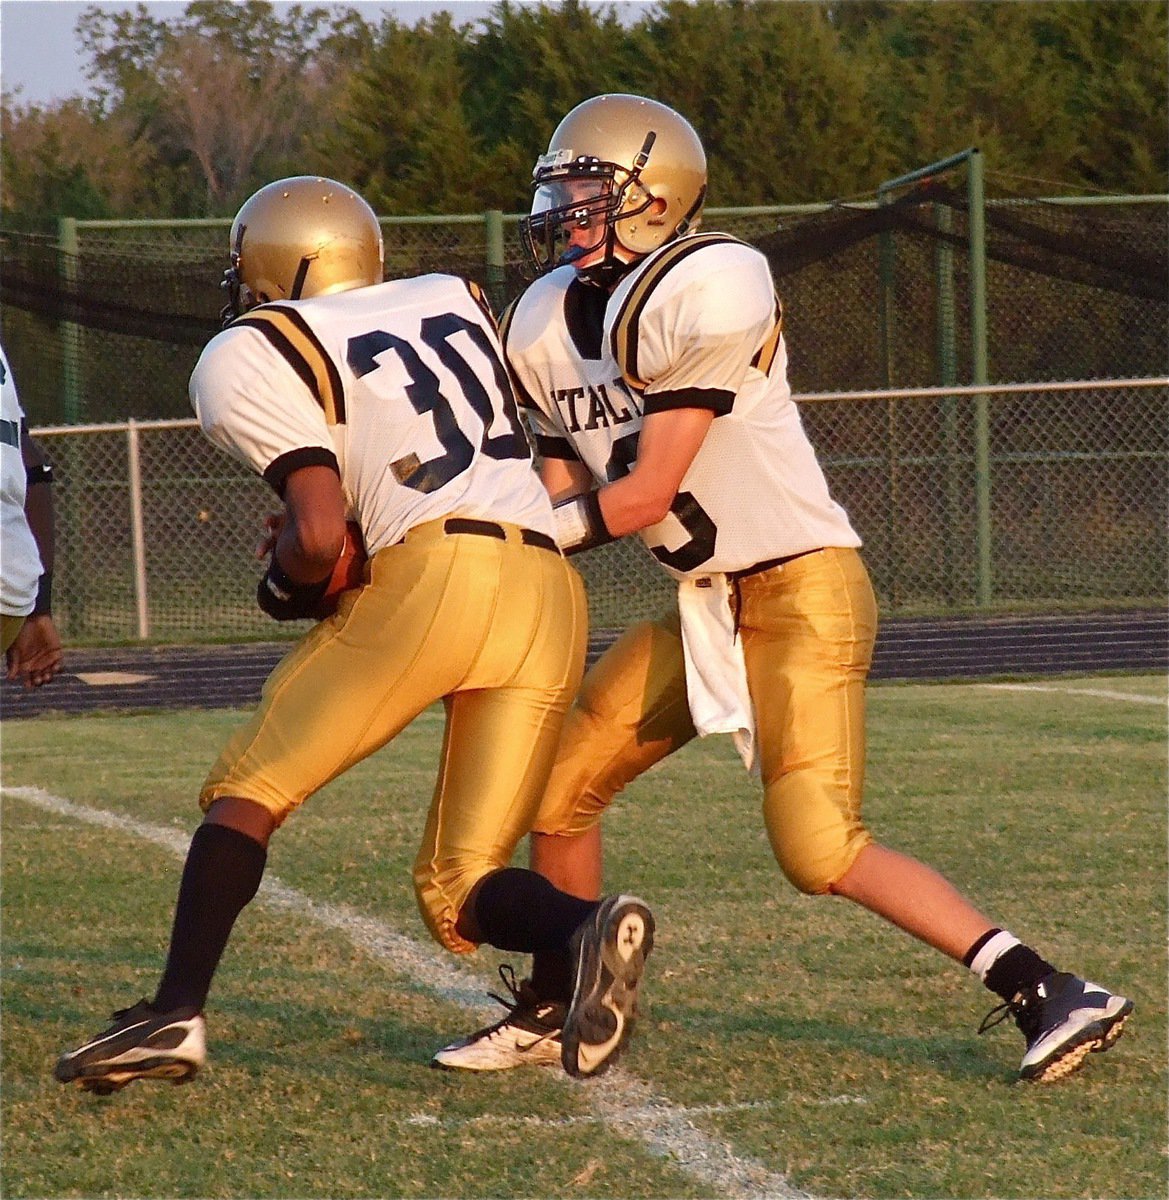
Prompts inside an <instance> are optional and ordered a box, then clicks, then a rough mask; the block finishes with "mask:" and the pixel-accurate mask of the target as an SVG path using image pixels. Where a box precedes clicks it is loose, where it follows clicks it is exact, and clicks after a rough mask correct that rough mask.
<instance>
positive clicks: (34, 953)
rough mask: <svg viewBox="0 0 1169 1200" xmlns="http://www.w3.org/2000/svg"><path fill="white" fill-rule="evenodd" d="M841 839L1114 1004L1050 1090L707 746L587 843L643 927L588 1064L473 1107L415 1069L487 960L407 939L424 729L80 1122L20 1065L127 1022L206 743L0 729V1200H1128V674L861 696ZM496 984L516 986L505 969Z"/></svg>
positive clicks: (973, 987)
mask: <svg viewBox="0 0 1169 1200" xmlns="http://www.w3.org/2000/svg"><path fill="white" fill-rule="evenodd" d="M870 697H871V719H870V769H869V800H868V804H867V814H868V818H869V822H870V824H871V826H872V827H873V829H874V831H875V832H876V833H877V834H878V836H880V837H881V838H882V839H883V840H884V841H886V842H888V843H889V844H891V845H893V846H895V847H898V848H900V849H904V850H907V851H908V852H910V853H913V854H916V855H918V856H919V857H921V858H924V859H925V860H927V861H929V862H932V863H933V864H934V865H936V866H938V867H939V868H941V869H942V870H943V871H944V872H945V873H946V874H948V875H949V876H950V877H951V878H952V879H953V880H954V881H955V882H956V883H957V884H958V885H959V886H960V887H961V888H963V889H964V890H965V891H966V892H968V893H969V894H970V895H971V896H972V897H973V898H974V899H975V900H976V901H978V902H979V903H980V904H981V905H983V906H984V907H985V908H986V909H987V910H988V911H989V912H990V913H991V914H992V916H994V918H995V919H996V920H998V921H999V922H1001V923H1002V924H1003V925H1005V926H1007V927H1009V928H1011V929H1012V930H1013V931H1014V932H1016V933H1017V934H1019V935H1020V936H1022V937H1024V938H1025V939H1027V940H1029V941H1031V942H1032V943H1033V944H1034V945H1035V946H1036V948H1037V949H1039V950H1040V951H1041V952H1043V953H1045V954H1046V955H1047V956H1048V957H1049V958H1051V959H1053V960H1054V961H1055V962H1056V963H1057V964H1059V965H1062V966H1066V967H1067V968H1068V969H1071V970H1074V971H1077V972H1079V973H1081V974H1085V975H1087V976H1088V977H1089V978H1093V979H1096V980H1097V981H1099V982H1101V983H1104V984H1106V985H1108V986H1110V987H1112V988H1114V989H1116V990H1121V991H1124V992H1125V994H1126V995H1129V996H1130V997H1132V998H1133V999H1134V1000H1135V1001H1136V1011H1135V1013H1134V1015H1133V1017H1132V1018H1131V1019H1130V1021H1129V1025H1128V1029H1127V1032H1126V1035H1125V1037H1124V1038H1122V1039H1121V1041H1120V1042H1119V1043H1118V1044H1117V1046H1116V1048H1115V1049H1114V1050H1112V1051H1111V1052H1110V1053H1108V1054H1107V1055H1103V1056H1100V1055H1092V1056H1090V1058H1089V1061H1088V1062H1087V1064H1086V1066H1085V1068H1084V1069H1083V1070H1082V1071H1081V1072H1079V1073H1078V1074H1076V1075H1074V1076H1072V1077H1071V1078H1070V1079H1068V1080H1065V1081H1063V1082H1061V1083H1058V1084H1055V1085H1052V1086H1049V1087H1042V1086H1034V1085H1023V1084H1019V1083H1016V1082H1015V1071H1016V1069H1017V1066H1018V1061H1019V1058H1020V1056H1021V1054H1022V1039H1021V1038H1020V1036H1019V1035H1018V1033H1017V1031H1016V1030H1015V1029H1014V1026H1013V1024H1011V1023H1009V1022H1008V1023H1007V1024H1004V1025H1000V1026H998V1027H997V1028H996V1029H994V1030H992V1031H991V1032H989V1033H988V1034H987V1035H986V1036H984V1037H979V1036H977V1035H976V1029H977V1027H978V1023H979V1021H980V1019H981V1018H982V1016H983V1015H984V1014H985V1013H986V1012H987V1010H988V1009H989V1008H991V1007H992V1006H993V1005H994V1004H995V1003H996V999H995V998H994V997H993V996H991V995H990V993H988V992H986V991H985V990H984V989H983V988H982V987H981V985H980V984H979V983H978V982H977V980H976V979H974V977H973V976H971V975H970V974H969V973H968V972H966V971H964V970H963V969H962V968H960V967H958V966H956V965H954V964H952V963H949V962H948V961H947V960H944V959H942V958H941V957H939V956H938V955H937V954H935V953H934V952H932V951H930V950H928V949H926V948H924V947H922V946H919V945H917V944H916V943H913V942H911V941H910V940H909V939H907V938H905V937H904V936H903V935H901V934H899V933H897V932H896V931H895V930H892V929H891V928H888V927H886V926H885V925H884V924H883V923H882V922H880V921H878V920H877V919H876V918H873V917H872V916H870V915H869V914H867V913H864V912H862V911H860V910H857V909H855V908H852V907H851V906H849V905H847V904H846V903H845V902H844V901H840V900H833V899H809V898H806V897H802V896H799V895H797V894H796V893H795V892H794V891H793V889H792V888H791V887H790V886H789V885H788V884H787V883H786V882H785V881H784V880H783V878H782V876H781V875H780V873H779V871H778V869H777V868H776V866H775V864H774V862H773V860H772V858H771V855H770V851H769V849H768V846H767V842H766V838H765V836H764V833H763V830H762V823H761V819H760V815H759V797H758V792H757V790H756V786H755V785H754V783H753V782H752V781H751V780H750V779H748V778H747V776H746V775H745V774H744V772H743V771H742V768H741V766H740V765H739V762H738V759H737V757H736V755H735V753H734V750H733V748H732V747H731V746H730V744H729V740H727V739H711V740H707V741H703V742H700V743H696V744H694V745H691V746H690V747H687V748H686V749H685V750H684V751H682V752H681V753H680V754H678V755H676V756H674V758H673V759H672V760H669V761H667V762H666V763H664V764H662V765H661V766H659V767H658V768H657V769H656V770H654V771H652V772H651V773H649V774H648V775H647V776H646V777H643V778H642V779H641V780H639V781H638V782H637V783H636V784H634V785H633V786H632V787H631V788H630V789H629V790H628V792H627V793H626V794H625V796H624V797H622V798H621V799H620V801H619V802H618V804H617V805H616V806H615V808H614V811H613V812H612V813H611V814H610V815H609V816H608V817H607V825H606V834H607V844H608V859H607V867H606V872H607V877H608V881H609V883H610V884H611V885H612V886H615V887H616V886H620V887H633V888H636V890H637V891H639V892H640V893H641V894H642V895H644V896H645V897H646V898H647V899H648V900H649V901H650V902H651V904H653V906H654V908H655V911H656V913H657V917H658V938H657V948H656V950H655V953H654V956H653V957H652V958H651V960H650V966H649V972H648V982H647V991H646V997H645V1009H644V1015H643V1020H642V1022H641V1024H640V1026H639V1029H638V1032H637V1035H636V1037H635V1039H634V1041H633V1043H632V1044H631V1047H630V1050H629V1053H628V1055H627V1057H626V1059H624V1060H623V1062H622V1064H621V1066H620V1067H619V1068H617V1069H616V1070H614V1071H613V1072H612V1073H611V1074H609V1075H607V1076H604V1077H603V1078H600V1079H596V1080H589V1081H572V1080H569V1079H568V1078H567V1077H565V1076H563V1075H562V1074H561V1073H560V1072H559V1071H557V1070H554V1069H550V1068H548V1069H540V1070H535V1069H533V1070H528V1071H517V1072H507V1073H500V1074H498V1075H489V1076H483V1077H475V1076H465V1075H460V1074H451V1073H446V1072H439V1071H433V1070H430V1069H429V1068H428V1066H427V1063H428V1060H429V1055H430V1053H431V1052H432V1050H433V1049H434V1048H435V1047H436V1046H438V1045H440V1044H441V1043H442V1042H443V1041H445V1040H447V1039H448V1038H449V1037H451V1036H453V1035H455V1034H457V1033H460V1032H463V1031H466V1030H468V1029H470V1028H472V1027H474V1026H475V1025H477V1024H481V1023H484V1022H485V1021H486V1020H493V1019H495V1015H496V1014H497V1013H498V1011H499V1010H498V1009H497V1007H496V1006H495V1005H493V1004H492V1002H491V1001H490V1000H488V999H487V998H486V996H485V991H486V990H487V988H489V987H491V986H492V985H493V982H494V983H496V984H497V981H495V980H494V971H495V967H496V966H497V964H498V963H499V962H501V961H506V960H507V956H506V955H502V954H499V953H497V952H494V951H492V950H490V949H489V948H488V949H484V950H481V951H480V952H479V953H478V954H476V955H474V956H471V957H469V958H466V959H455V958H454V957H453V956H451V955H449V954H446V953H445V952H443V951H442V950H440V949H439V948H438V947H436V946H434V945H432V944H431V943H430V942H429V941H428V940H427V938H426V935H425V932H424V930H423V927H422V924H421V920H420V919H419V917H418V914H417V912H416V911H415V908H414V901H413V898H412V894H411V890H410V884H409V866H410V862H411V860H412V857H413V854H414V849H415V843H416V840H417V837H418V835H419V833H420V830H421V827H422V819H423V813H424V811H425V808H426V805H427V803H428V800H429V795H430V789H431V785H432V780H433V774H434V768H435V761H436V754H437V747H438V739H439V736H440V729H441V724H440V719H439V714H438V712H437V711H431V712H428V713H426V714H424V716H423V717H422V718H421V719H420V720H419V721H418V722H416V723H415V725H414V726H413V727H412V728H411V729H409V730H407V731H406V732H405V733H404V734H403V735H402V736H401V737H400V738H399V739H398V741H397V742H395V743H394V744H393V745H392V746H391V747H389V748H388V749H387V750H385V751H383V752H382V754H380V755H378V756H375V758H374V759H373V760H371V761H369V762H366V763H364V764H362V765H361V766H360V767H359V768H358V769H356V770H355V771H353V772H351V773H350V775H348V776H347V777H345V778H343V779H341V780H338V781H337V782H336V783H335V784H333V785H332V786H331V787H329V788H328V789H327V790H326V791H323V792H322V793H320V794H319V795H318V796H317V797H315V798H314V799H313V800H312V801H311V802H310V803H309V804H308V805H307V806H306V808H305V810H304V811H303V812H301V813H299V814H297V816H296V817H294V818H293V820H292V821H290V822H289V824H288V826H287V827H286V828H285V829H284V830H282V831H281V832H280V833H279V834H278V835H277V837H276V839H274V841H273V845H272V851H271V853H270V856H269V876H268V879H267V881H266V883H265V888H264V890H262V891H261V894H260V897H259V898H258V899H257V901H256V902H255V903H254V904H253V905H252V906H250V908H249V909H248V910H247V912H246V913H245V914H244V916H243V917H242V918H241V920H240V923H239V925H238V926H237V929H236V933H235V936H234V938H233V940H232V943H231V945H230V946H229V948H228V953H227V956H226V958H225V960H224V964H223V967H222V968H221V970H220V973H219V975H218V977H217V979H216V984H215V989H214V991H213V993H212V998H211V1005H210V1008H209V1011H208V1035H209V1048H210V1058H209V1062H208V1065H207V1067H206V1069H205V1070H204V1072H203V1073H202V1074H201V1075H200V1076H199V1078H198V1079H196V1080H195V1081H194V1082H193V1083H192V1084H191V1085H189V1086H186V1087H181V1088H176V1087H172V1086H170V1085H167V1084H161V1085H159V1084H135V1085H133V1086H132V1087H130V1088H128V1089H126V1090H125V1091H123V1092H121V1093H119V1094H117V1095H115V1096H113V1097H110V1098H106V1099H100V1098H96V1097H93V1096H89V1095H85V1094H83V1093H81V1092H79V1091H75V1090H73V1089H65V1088H62V1087H61V1086H60V1085H58V1084H56V1083H55V1082H54V1081H53V1079H52V1078H51V1074H50V1072H51V1069H52V1065H53V1062H54V1060H55V1058H56V1056H57V1054H58V1053H59V1052H60V1051H61V1050H62V1049H64V1048H66V1047H69V1046H71V1045H73V1044H75V1043H76V1042H77V1041H79V1040H80V1039H81V1038H83V1037H84V1036H86V1035H88V1034H91V1033H94V1032H96V1031H97V1030H98V1029H99V1028H100V1027H101V1026H102V1025H103V1024H104V1023H105V1021H106V1019H107V1017H108V1015H109V1013H110V1011H111V1010H112V1009H114V1008H115V1007H123V1006H125V1005H126V1004H129V1003H131V1002H133V1001H134V1000H135V999H137V998H138V997H140V996H145V995H150V994H151V993H152V992H153V989H154V986H155V983H156V980H157V975H158V971H159V968H160V966H161V962H162V955H163V951H164V947H165V942H166V938H167V935H168V933H169V926H170V918H171V913H172V906H173V901H174V895H175V892H176V888H177V884H178V878H179V872H180V869H181V864H182V857H183V854H184V853H185V848H186V843H187V840H188V837H189V835H190V832H191V831H192V829H193V828H194V826H195V824H196V822H197V819H198V812H197V809H196V807H195V803H194V796H195V793H196V791H197V789H198V785H199V783H200V781H201V779H202V776H203V773H204V772H205V770H206V768H207V766H208V765H209V764H210V762H211V761H212V759H213V757H214V755H215V753H216V752H217V750H218V748H219V744H220V742H221V741H222V740H223V739H224V737H225V736H226V735H227V733H228V731H229V730H230V729H231V728H232V727H233V726H234V724H235V723H236V722H237V721H238V720H239V717H240V714H238V713H233V712H211V713H208V712H182V713H177V714H175V713H169V714H149V713H147V714H142V713H138V714H111V715H102V716H91V717H82V718H46V719H41V720H30V721H6V722H5V723H4V727H3V788H4V796H3V862H2V867H3V895H2V901H3V973H2V987H3V1010H2V1011H3V1025H2V1034H3V1064H2V1077H0V1083H2V1088H0V1103H2V1113H3V1141H2V1149H0V1154H2V1159H0V1170H2V1175H0V1193H2V1194H3V1195H4V1196H5V1197H13V1198H15V1197H59V1196H60V1197H64V1196H110V1197H139V1196H142V1197H146V1196H184V1197H187V1196H189V1197H391V1196H393V1197H440V1196H443V1197H561V1196H571V1197H695V1196H719V1197H723V1196H728V1197H729V1196H759V1197H762V1196H789V1197H790V1196H802V1195H810V1196H815V1197H845V1196H847V1197H1073V1196H1074V1197H1100V1198H1113V1197H1115V1198H1119V1197H1164V1196H1165V1195H1166V1193H1167V1182H1166V1181H1167V1175H1166V1161H1167V1160H1166V1120H1167V1111H1166V1107H1167V1106H1166V1096H1167V1087H1169V1077H1167V1071H1166V1048H1167V1037H1169V1032H1167V1024H1166V979H1167V976H1166V969H1167V964H1166V887H1167V875H1166V846H1167V829H1166V708H1165V681H1164V679H1163V678H1160V677H1155V676H1128V677H1115V678H1094V679H1083V678H1077V679H1048V680H1044V681H1043V682H1042V683H1036V684H1034V685H1029V686H1025V685H1011V686H1009V687H996V686H991V685H986V684H978V685H974V684H972V685H961V686H959V685H949V684H947V685H912V686H911V685H896V686H894V685H888V686H876V687H874V688H872V690H871V692H870ZM516 965H517V967H521V966H522V964H521V963H519V962H517V963H516Z"/></svg>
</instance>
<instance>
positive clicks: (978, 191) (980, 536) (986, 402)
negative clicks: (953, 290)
mask: <svg viewBox="0 0 1169 1200" xmlns="http://www.w3.org/2000/svg"><path fill="white" fill-rule="evenodd" d="M982 172H983V163H982V153H981V152H980V151H979V150H977V149H973V150H971V151H970V161H969V164H968V169H967V175H966V187H967V195H968V203H967V207H968V209H969V214H970V216H969V219H970V343H971V345H970V372H971V380H970V381H971V383H972V384H975V385H977V384H980V383H986V382H988V379H989V376H988V367H987V354H986V190H985V186H984V183H983V173H982ZM990 487H991V480H990V399H989V397H988V396H986V395H985V394H980V395H977V396H975V398H974V490H975V496H974V505H975V512H976V526H977V549H978V605H979V607H980V608H985V607H987V606H988V605H989V604H990V602H991V598H992V596H993V594H994V587H993V577H994V576H993V573H994V561H993V557H992V549H991V539H992V528H991V518H990Z"/></svg>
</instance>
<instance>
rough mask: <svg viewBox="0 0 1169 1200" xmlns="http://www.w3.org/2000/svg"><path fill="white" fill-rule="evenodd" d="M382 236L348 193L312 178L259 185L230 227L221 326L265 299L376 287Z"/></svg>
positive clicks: (370, 212) (373, 218) (374, 219)
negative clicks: (228, 258) (225, 294)
mask: <svg viewBox="0 0 1169 1200" xmlns="http://www.w3.org/2000/svg"><path fill="white" fill-rule="evenodd" d="M383 257H384V252H383V249H382V231H381V226H379V225H378V220H377V216H376V215H375V214H374V211H373V209H372V208H370V206H369V205H368V204H367V203H366V202H365V201H364V200H363V199H362V198H361V197H360V196H359V195H358V194H357V193H356V192H355V191H353V189H352V188H348V187H346V186H345V185H344V184H342V183H337V182H336V181H335V180H332V179H323V178H321V177H320V176H316V175H297V176H294V177H292V178H291V179H278V180H276V182H275V183H270V184H268V185H267V186H266V187H262V188H260V190H259V191H258V192H256V193H255V195H253V196H252V197H251V198H250V199H248V200H246V201H245V202H244V205H243V207H242V208H241V209H240V210H239V212H238V213H237V214H236V218H235V220H234V221H233V222H232V226H231V266H230V267H229V268H228V270H227V271H226V272H225V273H224V279H223V286H224V287H225V288H226V289H227V292H228V303H227V306H226V307H225V308H224V310H223V318H224V322H225V323H227V322H229V321H232V320H234V319H235V318H236V317H238V316H239V315H240V314H241V313H244V312H247V310H248V309H249V308H254V307H255V306H256V305H257V304H266V303H267V302H268V301H270V300H303V299H307V298H308V297H309V296H327V295H329V294H330V293H332V292H345V291H348V290H349V289H350V288H358V287H366V286H367V285H368V284H371V283H381V281H382V269H383V268H382V263H383Z"/></svg>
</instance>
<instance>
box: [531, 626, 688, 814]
mask: <svg viewBox="0 0 1169 1200" xmlns="http://www.w3.org/2000/svg"><path fill="white" fill-rule="evenodd" d="M694 736H695V733H694V724H693V722H692V720H691V718H690V709H689V706H688V704H687V702H686V668H685V663H684V660H683V657H682V635H681V632H680V630H679V623H678V613H677V610H676V609H675V610H673V611H671V612H669V613H667V614H666V615H665V616H663V617H661V618H659V619H658V620H656V621H646V622H643V623H641V624H638V625H633V626H631V627H630V628H629V629H627V630H626V631H625V632H624V633H623V634H622V635H621V636H620V637H619V638H618V639H617V641H616V642H614V643H613V645H612V646H610V647H609V649H608V650H607V651H605V653H604V654H602V655H601V657H600V658H599V659H598V660H597V662H596V664H595V665H594V666H593V667H592V669H591V670H590V671H589V672H588V673H587V674H586V675H585V679H584V683H583V684H582V685H581V690H580V695H579V696H578V697H577V700H576V703H575V704H574V705H573V706H572V709H571V710H570V711H569V714H568V719H567V720H566V721H565V723H564V729H563V731H562V733H561V735H560V747H559V750H558V751H557V755H556V763H555V765H554V766H553V768H552V776H551V778H550V779H549V781H548V790H547V792H546V793H545V796H544V802H543V804H542V805H541V806H540V812H539V816H538V817H537V818H536V824H535V826H534V828H535V831H536V832H538V833H547V834H559V835H564V836H576V835H578V834H581V833H584V832H585V831H586V830H587V829H589V828H590V827H591V826H592V825H594V824H595V823H596V822H597V820H598V818H599V817H600V815H601V813H602V812H604V810H605V808H606V806H607V805H608V804H609V802H610V801H611V800H612V799H613V797H614V796H615V795H616V794H617V793H618V792H619V791H621V789H622V788H623V787H625V785H626V784H627V783H629V782H630V781H631V780H632V779H635V778H636V777H637V776H638V775H640V774H641V773H642V772H643V771H645V770H647V769H648V768H649V767H651V766H653V764H654V763H656V762H659V761H660V760H661V759H663V758H665V757H666V755H667V754H671V753H673V751H675V750H677V749H678V748H679V747H680V746H684V745H685V744H686V743H687V742H688V741H689V740H690V739H691V738H692V737H694Z"/></svg>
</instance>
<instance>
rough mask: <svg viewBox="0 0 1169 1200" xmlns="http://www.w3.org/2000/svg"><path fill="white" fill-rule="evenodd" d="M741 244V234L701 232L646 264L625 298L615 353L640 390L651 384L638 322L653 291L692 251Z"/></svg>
mask: <svg viewBox="0 0 1169 1200" xmlns="http://www.w3.org/2000/svg"><path fill="white" fill-rule="evenodd" d="M719 244H724V245H737V244H741V243H740V242H739V239H738V238H733V237H731V236H730V234H727V233H697V234H694V235H692V236H691V237H685V238H682V239H680V240H679V241H677V242H674V243H673V244H671V245H669V246H667V247H666V249H665V250H663V251H662V252H661V253H660V254H659V255H658V256H657V258H655V259H654V260H653V262H652V263H650V265H649V266H648V267H647V268H646V270H645V271H644V272H643V273H642V275H641V277H640V278H639V279H638V280H637V282H636V283H635V284H634V285H633V287H632V288H630V290H629V295H628V296H626V297H625V299H624V300H623V301H622V302H621V307H620V309H619V310H618V312H617V316H616V319H615V320H614V322H613V357H614V358H616V360H617V365H618V367H620V368H621V374H622V375H623V376H624V378H625V382H626V383H628V384H629V386H630V387H632V388H634V389H636V390H637V391H644V390H645V389H646V387H647V383H646V381H643V380H642V379H641V378H640V376H639V373H638V363H637V326H638V322H639V321H640V319H641V314H642V312H643V311H644V310H645V306H646V304H647V303H648V301H649V298H650V296H652V295H653V292H654V289H655V288H656V287H657V286H658V284H660V283H661V281H662V279H663V278H665V276H666V274H667V272H669V271H670V269H671V268H672V267H675V266H677V265H678V263H680V262H681V261H682V260H683V259H685V258H689V257H690V255H691V254H695V253H697V252H698V251H699V250H702V249H705V247H707V246H716V245H719Z"/></svg>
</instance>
